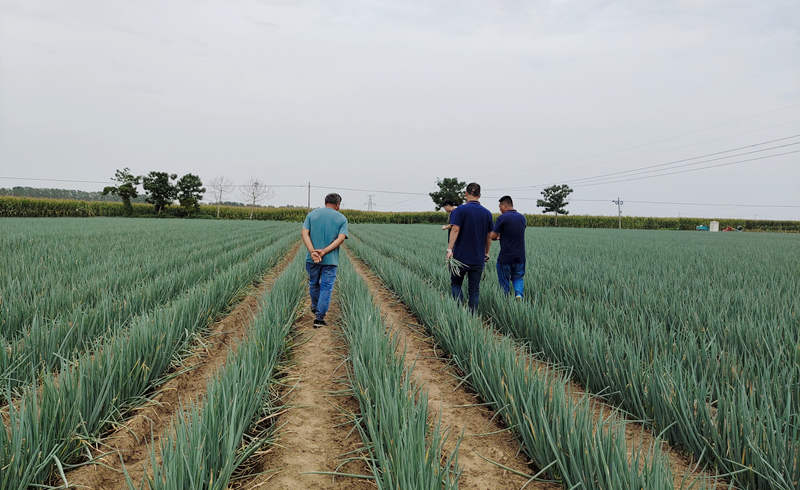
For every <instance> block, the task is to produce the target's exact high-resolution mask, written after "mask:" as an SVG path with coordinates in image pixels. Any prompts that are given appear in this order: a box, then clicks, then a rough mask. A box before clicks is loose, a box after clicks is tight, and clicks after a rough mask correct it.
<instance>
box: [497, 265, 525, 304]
mask: <svg viewBox="0 0 800 490" xmlns="http://www.w3.org/2000/svg"><path fill="white" fill-rule="evenodd" d="M524 275H525V264H524V263H522V264H501V263H500V262H498V263H497V282H499V283H500V287H501V288H503V291H505V292H506V294H508V293H509V292H510V291H509V289H510V288H509V284H508V281H509V279H510V280H511V283H512V284H513V285H514V294H515V295H517V296H522V289H523V282H522V276H524Z"/></svg>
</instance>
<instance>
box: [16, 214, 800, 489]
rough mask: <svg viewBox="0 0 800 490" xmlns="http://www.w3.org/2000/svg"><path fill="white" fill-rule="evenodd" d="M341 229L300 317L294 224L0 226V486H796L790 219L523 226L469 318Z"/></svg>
mask: <svg viewBox="0 0 800 490" xmlns="http://www.w3.org/2000/svg"><path fill="white" fill-rule="evenodd" d="M350 233H351V234H350V236H349V237H348V238H349V239H348V240H347V241H346V242H345V245H344V251H343V253H342V254H341V260H340V265H339V271H338V276H337V283H336V289H335V292H334V296H333V302H332V309H331V312H330V313H329V316H328V326H327V327H323V328H320V329H314V328H312V327H311V319H312V317H311V314H310V313H309V311H308V310H309V307H308V300H307V298H308V291H307V287H306V283H305V281H306V274H305V269H304V263H305V249H304V247H303V246H302V244H301V243H300V225H299V224H298V223H290V222H277V221H249V220H241V221H234V220H177V219H152V218H149V219H144V218H143V219H138V218H130V219H125V218H3V219H0V343H2V345H0V394H2V396H0V415H2V421H3V424H4V427H3V430H0V489H19V490H22V489H28V488H37V487H38V488H48V487H54V488H137V489H138V488H152V489H156V488H158V489H189V488H192V489H193V488H209V489H212V488H213V489H226V488H381V489H384V488H386V489H391V488H402V489H416V488H425V489H442V488H448V489H449V488H498V487H499V488H521V487H523V486H524V487H525V488H541V489H545V488H546V489H553V488H564V489H578V488H580V489H609V490H615V489H672V488H743V489H793V488H800V236H798V235H795V234H773V233H700V232H690V231H634V230H624V231H619V230H607V229H606V230H598V229H562V228H529V229H528V230H527V268H526V274H525V296H524V298H523V299H522V300H521V301H517V300H514V298H513V297H509V296H505V295H504V294H503V293H502V291H501V289H500V288H499V286H498V283H497V276H496V272H495V269H494V264H495V260H496V257H497V252H498V250H499V245H498V244H497V243H494V244H493V245H492V254H491V258H490V260H489V263H488V264H487V267H486V269H485V271H484V276H483V279H482V282H481V296H480V305H479V308H478V312H477V314H474V315H473V314H471V313H469V312H468V310H466V309H465V308H464V307H462V306H461V305H459V304H458V303H456V302H455V301H454V300H453V299H452V298H451V297H450V278H449V273H448V270H447V266H446V264H445V260H444V254H445V248H446V237H447V235H446V232H444V231H442V230H441V229H440V227H439V225H424V224H417V225H404V224H353V225H351V227H350ZM498 482H499V483H498Z"/></svg>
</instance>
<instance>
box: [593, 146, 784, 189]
mask: <svg viewBox="0 0 800 490" xmlns="http://www.w3.org/2000/svg"><path fill="white" fill-rule="evenodd" d="M793 153H800V150H793V151H785V152H783V153H774V154H772V155H763V156H760V157H755V158H746V159H744V160H734V161H732V162H723V163H717V164H715V165H706V166H704V167H697V168H684V169H681V170H677V171H675V172H662V173H660V174H652V175H642V176H639V177H631V178H624V179H618V180H608V181H603V182H588V183H584V184H581V185H582V186H592V185H604V184H615V183H618V182H632V181H634V180H644V179H652V178H655V177H664V176H666V175H677V174H685V173H689V172H697V171H699V170H706V169H709V168H718V167H727V166H730V165H738V164H740V163H748V162H755V161H758V160H766V159H768V158H775V157H781V156H784V155H791V154H793Z"/></svg>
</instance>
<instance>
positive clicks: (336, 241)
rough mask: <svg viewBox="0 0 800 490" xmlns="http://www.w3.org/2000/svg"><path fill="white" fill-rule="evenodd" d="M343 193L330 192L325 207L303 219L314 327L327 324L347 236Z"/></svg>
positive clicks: (326, 197) (303, 235)
mask: <svg viewBox="0 0 800 490" xmlns="http://www.w3.org/2000/svg"><path fill="white" fill-rule="evenodd" d="M341 203H342V196H340V195H339V194H335V193H332V194H328V195H327V196H325V207H324V208H317V209H315V210H313V211H311V212H310V213H308V215H307V216H306V220H305V221H304V222H303V231H302V233H301V234H302V237H303V243H304V244H305V246H306V248H307V249H308V254H307V255H306V271H307V272H308V292H309V294H310V296H311V311H313V312H314V315H315V316H314V328H319V327H322V326H324V325H325V314H326V313H327V312H328V307H329V306H330V303H331V293H332V292H333V284H334V283H335V282H336V268H337V267H338V265H339V245H341V244H342V242H344V240H345V238H347V218H345V217H344V215H343V214H342V213H340V212H339V205H340V204H341Z"/></svg>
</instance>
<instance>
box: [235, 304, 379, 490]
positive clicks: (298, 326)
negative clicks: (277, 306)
mask: <svg viewBox="0 0 800 490" xmlns="http://www.w3.org/2000/svg"><path fill="white" fill-rule="evenodd" d="M335 295H336V292H334V298H333V301H332V302H331V309H330V311H329V312H328V315H327V317H326V319H325V321H326V322H328V326H327V327H322V328H318V329H315V328H313V326H312V322H313V320H314V317H313V315H312V314H311V312H310V311H309V307H308V302H307V303H306V306H305V313H304V314H303V316H302V317H301V318H300V319H299V320H298V321H297V322H296V323H295V335H296V337H295V342H296V344H297V345H296V346H295V348H294V349H293V350H292V353H291V354H290V358H291V360H290V362H291V365H290V366H289V368H288V369H287V373H286V375H287V380H286V381H285V383H286V385H287V386H289V387H290V389H291V391H290V392H289V394H288V395H287V397H286V399H285V400H284V402H285V403H286V404H287V405H288V407H289V409H288V410H287V411H286V412H285V413H284V414H283V415H281V416H280V417H278V419H277V422H276V424H277V425H278V426H279V427H280V430H279V433H278V435H277V437H278V438H277V443H276V444H275V445H274V446H272V447H271V448H270V449H269V450H267V451H266V452H265V453H264V454H263V455H262V456H261V460H260V461H259V462H258V464H257V466H256V469H255V470H254V472H256V473H257V472H265V473H264V475H262V476H259V477H256V478H253V479H250V480H247V481H244V482H242V483H240V484H238V485H237V487H241V488H276V489H287V490H288V489H292V490H294V489H301V488H302V489H318V488H341V489H351V488H353V489H360V488H364V489H374V488H376V487H375V484H374V482H372V481H371V480H364V479H360V478H350V477H342V476H337V477H335V478H334V477H333V476H331V475H316V474H304V473H306V472H311V471H329V472H339V473H349V474H360V475H372V472H371V470H370V469H369V467H368V466H367V465H366V464H365V463H364V462H363V461H352V462H350V463H348V464H346V465H344V466H342V467H341V468H338V469H337V467H338V466H339V464H340V461H341V460H342V459H343V458H342V457H341V455H343V454H345V453H348V452H351V451H356V450H357V449H358V448H360V447H363V444H362V442H361V438H360V437H359V435H358V432H357V431H355V430H353V425H352V424H351V423H349V420H348V418H347V417H346V416H345V415H343V412H346V413H358V410H359V409H358V402H357V401H356V400H355V399H354V398H353V397H352V396H349V395H348V396H342V395H337V394H335V393H334V392H337V391H344V390H347V389H349V386H348V384H347V379H346V375H347V373H346V368H345V365H344V356H345V355H346V352H347V346H346V345H345V344H344V342H343V339H342V337H341V330H340V326H339V321H340V320H339V318H340V315H339V308H338V305H337V302H336V298H335ZM351 456H352V455H351ZM345 457H348V456H345Z"/></svg>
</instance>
